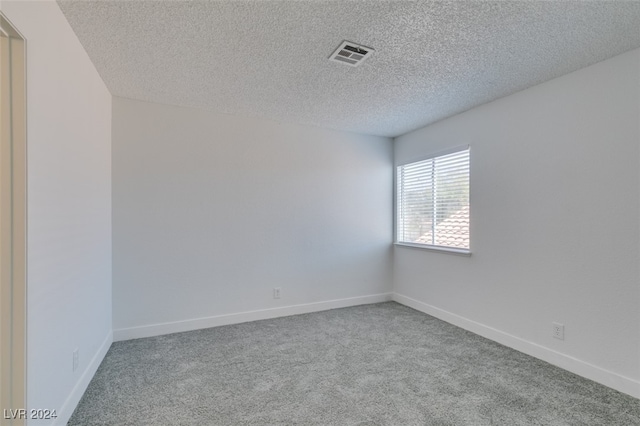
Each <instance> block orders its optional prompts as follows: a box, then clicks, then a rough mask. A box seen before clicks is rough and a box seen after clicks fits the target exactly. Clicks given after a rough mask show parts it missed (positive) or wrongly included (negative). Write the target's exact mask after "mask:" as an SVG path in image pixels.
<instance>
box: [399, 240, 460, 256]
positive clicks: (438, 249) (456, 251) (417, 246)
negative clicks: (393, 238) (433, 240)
mask: <svg viewBox="0 0 640 426" xmlns="http://www.w3.org/2000/svg"><path fill="white" fill-rule="evenodd" d="M393 245H395V246H396V247H407V248H414V249H420V250H426V251H435V252H439V253H447V254H456V255H458V256H471V251H470V250H468V249H459V248H452V247H440V246H428V245H426V244H412V243H393Z"/></svg>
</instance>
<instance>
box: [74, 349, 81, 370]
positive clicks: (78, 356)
mask: <svg viewBox="0 0 640 426" xmlns="http://www.w3.org/2000/svg"><path fill="white" fill-rule="evenodd" d="M79 361H80V355H79V353H78V348H76V349H74V351H73V371H76V370H77V369H78V362H79Z"/></svg>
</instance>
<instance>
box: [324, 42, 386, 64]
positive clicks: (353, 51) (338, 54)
mask: <svg viewBox="0 0 640 426" xmlns="http://www.w3.org/2000/svg"><path fill="white" fill-rule="evenodd" d="M373 52H375V50H373V49H372V48H370V47H365V46H360V45H359V44H356V43H352V42H350V41H343V42H342V44H341V45H340V46H339V47H338V48H337V49H336V51H335V52H333V53H332V54H331V56H329V60H331V61H336V62H341V63H343V64H347V65H349V66H352V67H357V66H358V65H360V64H361V63H363V62H364V60H365V59H367V58H368V57H369V56H371V55H373Z"/></svg>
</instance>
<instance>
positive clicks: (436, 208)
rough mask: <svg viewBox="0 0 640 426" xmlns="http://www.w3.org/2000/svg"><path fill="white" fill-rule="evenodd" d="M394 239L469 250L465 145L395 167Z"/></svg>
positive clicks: (467, 153)
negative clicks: (395, 227) (395, 225)
mask: <svg viewBox="0 0 640 426" xmlns="http://www.w3.org/2000/svg"><path fill="white" fill-rule="evenodd" d="M396 223H397V229H396V241H397V242H398V243H409V244H416V245H424V246H433V247H435V248H438V247H442V248H450V249H459V250H460V251H462V252H468V251H469V147H464V148H458V149H456V150H455V151H453V152H448V153H446V154H443V155H438V156H435V157H431V158H428V159H426V160H422V161H418V162H414V163H408V164H404V165H401V166H398V168H397V199H396Z"/></svg>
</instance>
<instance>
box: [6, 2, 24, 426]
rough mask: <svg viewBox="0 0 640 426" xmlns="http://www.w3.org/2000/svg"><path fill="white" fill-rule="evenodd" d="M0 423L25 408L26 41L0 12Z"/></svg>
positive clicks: (18, 419)
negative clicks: (0, 45)
mask: <svg viewBox="0 0 640 426" xmlns="http://www.w3.org/2000/svg"><path fill="white" fill-rule="evenodd" d="M0 43H2V47H1V49H0V55H1V58H0V67H2V69H1V75H2V77H1V78H0V102H1V104H0V205H1V209H0V246H1V254H2V256H1V259H0V409H1V411H0V420H1V421H0V423H2V424H7V425H12V426H14V425H21V424H24V423H25V420H26V418H27V416H28V413H27V406H26V377H27V366H26V354H27V340H26V334H27V329H26V325H27V316H26V313H27V267H26V265H27V263H26V261H27V252H26V244H27V197H26V195H27V186H26V181H27V168H26V164H27V161H26V160H27V158H26V145H27V140H26V40H25V38H24V37H23V36H22V35H21V34H20V33H19V32H18V30H17V29H16V28H15V26H13V25H12V24H11V23H10V22H9V20H8V19H7V18H6V16H5V15H4V14H2V13H1V12H0Z"/></svg>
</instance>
